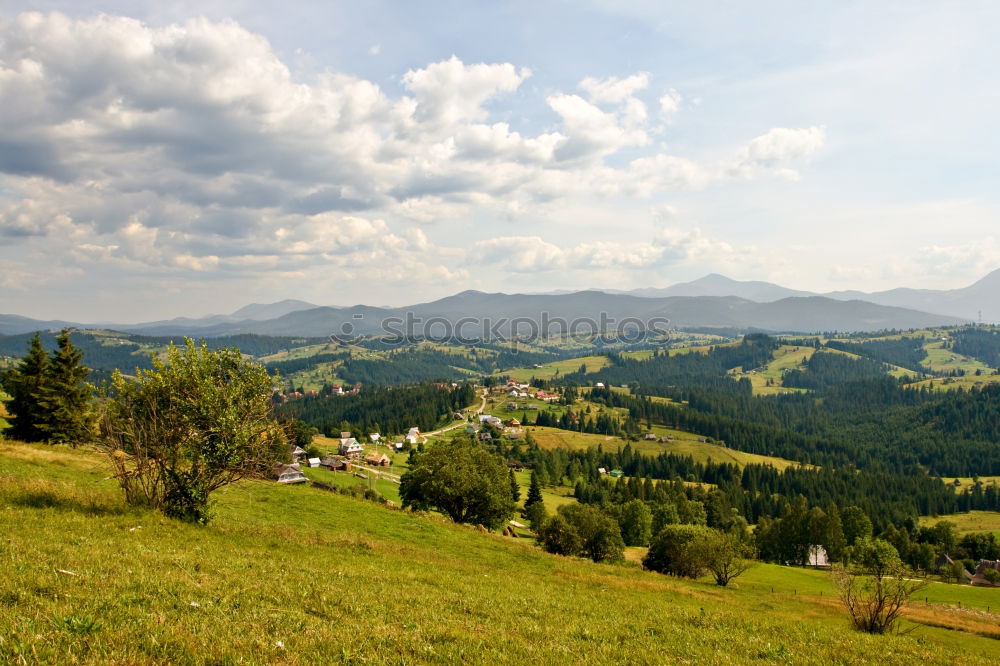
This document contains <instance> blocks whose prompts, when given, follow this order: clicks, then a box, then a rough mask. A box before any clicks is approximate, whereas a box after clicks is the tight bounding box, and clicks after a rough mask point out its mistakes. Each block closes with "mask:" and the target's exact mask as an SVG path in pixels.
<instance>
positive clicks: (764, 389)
mask: <svg viewBox="0 0 1000 666" xmlns="http://www.w3.org/2000/svg"><path fill="white" fill-rule="evenodd" d="M814 353H816V349H815V348H814V347H800V346H798V345H781V346H780V347H778V348H777V349H776V350H775V351H774V355H773V360H772V361H771V362H770V363H768V364H767V365H766V366H765V367H764V369H763V370H761V371H759V372H758V371H756V370H752V369H751V370H750V371H748V372H737V373H735V374H734V375H733V376H734V377H735V378H741V377H747V378H748V379H749V380H750V383H751V384H752V385H753V392H754V395H778V394H781V393H796V392H802V391H804V389H798V388H789V387H785V386H782V383H781V380H782V377H783V376H784V374H785V372H786V371H787V370H792V369H795V368H801V367H802V366H803V361H808V360H809V359H810V358H812V355H813V354H814Z"/></svg>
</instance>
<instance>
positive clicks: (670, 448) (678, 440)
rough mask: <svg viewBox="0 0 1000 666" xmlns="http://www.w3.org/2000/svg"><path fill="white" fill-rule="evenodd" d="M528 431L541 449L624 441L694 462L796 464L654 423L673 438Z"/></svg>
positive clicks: (608, 447) (610, 447)
mask: <svg viewBox="0 0 1000 666" xmlns="http://www.w3.org/2000/svg"><path fill="white" fill-rule="evenodd" d="M529 430H530V431H531V436H532V438H533V439H534V440H535V441H536V442H537V443H538V446H539V447H541V448H543V449H558V448H565V449H572V450H586V449H591V448H594V447H596V446H598V445H600V446H602V447H603V448H604V450H605V451H617V450H619V449H621V448H624V447H625V445H626V444H631V445H632V449H633V450H634V451H637V452H639V453H643V454H645V455H658V454H660V453H673V454H675V455H679V456H691V457H692V458H693V459H694V460H695V462H700V463H704V462H708V461H709V460H712V461H714V462H717V463H733V464H735V465H739V466H740V467H743V466H745V465H748V464H760V465H771V466H773V467H775V468H777V469H779V470H780V469H785V468H786V467H789V466H792V465H798V464H799V463H796V462H793V461H791V460H785V459H784V458H777V457H772V456H761V455H757V454H754V453H744V452H742V451H736V450H734V449H730V448H726V447H724V446H719V445H716V444H709V443H708V442H702V441H699V440H700V438H699V436H698V435H693V434H691V433H689V432H683V431H681V430H673V429H671V428H667V427H665V426H657V425H654V426H653V428H652V432H653V433H654V434H656V435H657V436H658V437H666V436H672V437H674V441H672V442H651V441H646V440H642V439H640V440H639V441H637V442H627V441H626V440H623V439H622V438H620V437H609V436H607V435H592V434H589V433H583V432H573V431H571V430H560V429H558V428H546V427H539V426H531V427H530V428H529Z"/></svg>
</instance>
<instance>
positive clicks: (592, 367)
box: [502, 356, 610, 382]
mask: <svg viewBox="0 0 1000 666" xmlns="http://www.w3.org/2000/svg"><path fill="white" fill-rule="evenodd" d="M609 363H610V361H609V360H608V357H607V356H581V357H579V358H568V359H565V360H562V361H553V362H551V363H544V364H542V365H541V366H540V367H538V368H517V369H515V370H504V371H503V373H502V374H504V375H509V376H510V378H511V379H513V380H514V381H517V382H526V381H529V380H530V379H531V378H532V377H537V378H538V379H552V378H553V377H558V376H561V375H568V374H570V373H573V372H576V371H577V370H579V369H580V366H581V365H584V364H586V366H587V372H588V373H595V372H597V371H598V370H601V369H602V368H605V367H607V366H608V364H609Z"/></svg>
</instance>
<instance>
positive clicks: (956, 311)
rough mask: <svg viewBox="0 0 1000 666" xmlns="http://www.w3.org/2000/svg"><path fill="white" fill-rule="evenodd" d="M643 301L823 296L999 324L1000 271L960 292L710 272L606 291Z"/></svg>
mask: <svg viewBox="0 0 1000 666" xmlns="http://www.w3.org/2000/svg"><path fill="white" fill-rule="evenodd" d="M609 293H619V294H629V295H632V296H641V297H645V298H661V297H665V296H737V297H739V298H745V299H747V300H749V301H755V302H757V303H769V302H772V301H777V300H781V299H783V298H790V297H810V296H825V297H826V298H832V299H835V300H838V301H867V302H869V303H875V304H876V305H888V306H892V307H899V308H908V309H911V310H919V311H923V312H930V313H934V314H940V315H947V316H951V317H958V318H960V319H963V320H966V321H979V320H980V319H982V321H985V322H991V323H992V322H1000V269H997V270H995V271H993V272H992V273H990V274H989V275H987V276H986V277H984V278H982V279H981V280H979V281H977V282H975V283H974V284H971V285H969V286H968V287H962V288H960V289H947V290H940V289H907V288H901V289H890V290H888V291H876V292H863V291H833V292H828V293H825V294H820V293H815V292H809V291H800V290H798V289H789V288H788V287H783V286H781V285H777V284H772V283H770V282H757V281H739V280H732V279H730V278H727V277H725V276H724V275H719V274H717V273H713V274H711V275H706V276H705V277H703V278H700V279H698V280H694V281H693V282H682V283H679V284H675V285H671V286H669V287H665V288H662V289H657V288H645V289H634V290H632V291H618V292H614V291H609Z"/></svg>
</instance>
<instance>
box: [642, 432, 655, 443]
mask: <svg viewBox="0 0 1000 666" xmlns="http://www.w3.org/2000/svg"><path fill="white" fill-rule="evenodd" d="M642 438H643V439H644V440H646V441H647V442H655V441H656V440H657V439H658V437H657V436H656V435H654V434H653V433H651V432H647V433H646V434H645V435H643V436H642Z"/></svg>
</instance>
